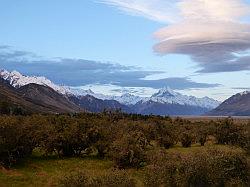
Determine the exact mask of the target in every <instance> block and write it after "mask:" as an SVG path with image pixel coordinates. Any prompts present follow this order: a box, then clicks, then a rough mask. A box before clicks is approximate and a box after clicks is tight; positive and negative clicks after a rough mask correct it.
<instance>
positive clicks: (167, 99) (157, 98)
mask: <svg viewBox="0 0 250 187" xmlns="http://www.w3.org/2000/svg"><path fill="white" fill-rule="evenodd" d="M148 100H151V101H154V102H158V103H163V104H164V103H169V104H180V105H190V106H199V107H202V108H208V109H213V108H216V107H217V106H219V104H220V102H219V101H216V100H214V99H211V98H209V97H203V98H197V97H194V96H187V95H182V94H180V93H178V92H174V91H173V90H172V89H170V88H169V87H168V88H163V89H161V90H159V92H158V93H156V94H154V95H152V97H150V98H149V99H148Z"/></svg>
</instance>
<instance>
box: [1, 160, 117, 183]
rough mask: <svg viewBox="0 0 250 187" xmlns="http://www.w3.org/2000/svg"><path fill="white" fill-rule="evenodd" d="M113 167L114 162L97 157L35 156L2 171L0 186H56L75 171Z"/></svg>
mask: <svg viewBox="0 0 250 187" xmlns="http://www.w3.org/2000/svg"><path fill="white" fill-rule="evenodd" d="M112 166H113V163H112V162H110V161H107V160H99V159H97V158H95V157H86V158H67V159H59V158H57V157H42V156H37V155H34V156H32V157H31V158H29V159H27V160H25V162H23V164H21V165H18V166H15V167H14V168H12V169H10V170H6V169H1V170H0V186H1V187H2V186H3V187H5V186H6V187H8V186H13V187H14V186H18V187H19V186H20V187H23V186H25V187H26V186H27V187H28V186H36V187H40V186H41V187H43V186H56V185H57V181H58V179H59V178H60V177H62V176H63V175H65V174H67V173H68V172H71V171H73V170H77V169H86V170H88V171H91V172H95V173H98V172H102V171H105V170H107V169H109V168H112Z"/></svg>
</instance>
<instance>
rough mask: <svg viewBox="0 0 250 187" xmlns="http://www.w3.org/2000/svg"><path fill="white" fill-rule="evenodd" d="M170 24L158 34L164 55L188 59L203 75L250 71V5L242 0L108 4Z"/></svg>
mask: <svg viewBox="0 0 250 187" xmlns="http://www.w3.org/2000/svg"><path fill="white" fill-rule="evenodd" d="M105 2H106V3H108V4H112V5H114V6H117V7H118V8H119V9H122V10H124V11H127V12H129V13H131V12H132V13H133V14H137V15H142V16H145V17H147V18H150V19H152V20H156V21H159V22H164V23H167V26H166V27H165V28H162V29H160V30H158V31H157V32H155V34H154V36H155V38H156V40H157V41H158V43H157V44H156V45H155V46H154V51H155V52H156V53H158V54H160V55H167V54H182V55H188V56H190V57H191V58H192V60H193V61H195V62H196V63H197V64H198V67H199V70H198V71H197V72H200V73H214V72H232V71H243V70H250V53H249V49H250V24H249V21H250V19H249V18H248V19H247V17H248V16H250V5H249V3H247V2H246V1H242V0H170V1H166V0H150V1H148V0H105Z"/></svg>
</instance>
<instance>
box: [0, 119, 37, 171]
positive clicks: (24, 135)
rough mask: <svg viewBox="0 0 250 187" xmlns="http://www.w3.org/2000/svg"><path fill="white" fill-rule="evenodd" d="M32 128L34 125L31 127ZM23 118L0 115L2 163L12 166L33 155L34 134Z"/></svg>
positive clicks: (0, 161)
mask: <svg viewBox="0 0 250 187" xmlns="http://www.w3.org/2000/svg"><path fill="white" fill-rule="evenodd" d="M31 128H32V127H31ZM30 132H32V130H31V129H30V127H29V126H27V125H25V123H24V121H23V120H22V119H21V118H17V117H12V118H10V117H0V164H1V165H3V166H5V167H11V166H12V165H13V164H15V163H17V162H19V161H20V160H21V159H23V158H25V157H27V156H29V155H31V153H32V150H33V149H34V147H35V146H36V142H34V141H33V136H34V134H32V133H30Z"/></svg>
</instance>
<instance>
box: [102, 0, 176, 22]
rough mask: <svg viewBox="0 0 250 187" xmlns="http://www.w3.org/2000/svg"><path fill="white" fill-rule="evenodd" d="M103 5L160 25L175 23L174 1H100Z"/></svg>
mask: <svg viewBox="0 0 250 187" xmlns="http://www.w3.org/2000/svg"><path fill="white" fill-rule="evenodd" d="M100 1H101V2H103V3H106V4H109V5H112V6H116V7H118V8H119V9H120V10H123V11H125V12H127V13H129V14H132V15H139V16H144V17H146V18H148V19H151V20H155V21H159V22H162V23H173V22H177V21H178V20H179V19H180V18H179V17H178V16H176V12H177V11H178V9H177V8H178V7H177V6H176V2H177V1H176V0H100Z"/></svg>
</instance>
